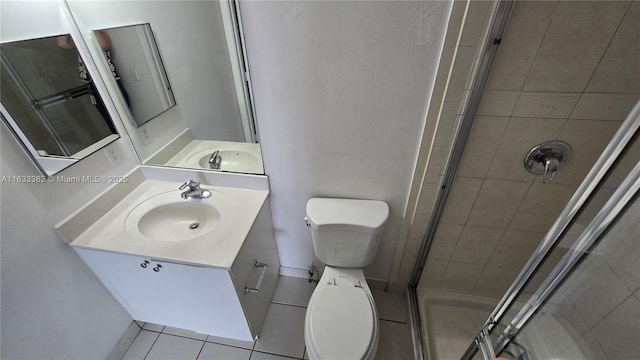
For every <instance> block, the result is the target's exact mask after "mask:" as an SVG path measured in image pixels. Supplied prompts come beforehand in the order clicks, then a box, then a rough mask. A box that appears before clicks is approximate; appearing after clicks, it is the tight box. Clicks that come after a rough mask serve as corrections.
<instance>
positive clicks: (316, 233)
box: [304, 198, 389, 360]
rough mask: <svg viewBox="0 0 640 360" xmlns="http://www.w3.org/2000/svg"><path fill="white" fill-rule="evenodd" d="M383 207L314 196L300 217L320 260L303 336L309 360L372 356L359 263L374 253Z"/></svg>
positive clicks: (369, 305) (373, 325) (374, 341)
mask: <svg viewBox="0 0 640 360" xmlns="http://www.w3.org/2000/svg"><path fill="white" fill-rule="evenodd" d="M388 216H389V206H388V205H387V204H386V203H384V202H382V201H375V200H353V199H324V198H314V199H311V200H309V201H308V202H307V216H306V218H305V221H306V223H307V226H309V227H310V228H311V235H312V239H313V248H314V251H315V254H316V257H317V258H318V259H320V261H322V262H323V263H325V264H326V266H325V269H324V272H323V274H322V277H321V278H320V280H319V282H318V285H317V287H316V289H315V290H314V292H313V294H312V295H311V299H310V300H309V305H308V306H307V313H306V316H305V325H304V341H305V345H306V346H307V353H308V354H309V358H310V359H311V360H337V359H345V360H347V359H349V360H350V359H373V358H374V357H375V353H376V350H377V347H378V336H379V327H378V313H377V311H376V307H375V302H374V301H373V296H372V295H371V290H370V289H369V286H368V284H367V280H366V279H365V277H364V272H363V270H362V269H363V268H364V267H365V266H367V265H368V264H370V263H371V262H372V261H373V259H374V257H375V254H376V250H377V248H378V243H379V242H380V238H381V237H382V232H383V229H384V225H385V223H386V220H387V217H388Z"/></svg>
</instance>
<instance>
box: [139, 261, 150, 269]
mask: <svg viewBox="0 0 640 360" xmlns="http://www.w3.org/2000/svg"><path fill="white" fill-rule="evenodd" d="M147 265H149V260H145V261H144V262H143V263H142V264H140V267H141V268H143V269H146V268H147Z"/></svg>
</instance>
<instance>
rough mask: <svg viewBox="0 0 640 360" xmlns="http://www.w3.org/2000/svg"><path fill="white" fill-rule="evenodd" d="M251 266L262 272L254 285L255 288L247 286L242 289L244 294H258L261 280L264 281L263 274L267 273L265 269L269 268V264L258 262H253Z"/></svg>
mask: <svg viewBox="0 0 640 360" xmlns="http://www.w3.org/2000/svg"><path fill="white" fill-rule="evenodd" d="M253 265H254V266H255V267H257V268H262V271H261V272H260V277H259V278H258V283H257V284H256V286H255V287H249V286H245V287H244V293H245V294H257V293H259V292H260V285H262V279H264V274H265V273H266V272H267V269H268V268H269V264H267V263H262V262H259V261H258V260H255V261H254V263H253Z"/></svg>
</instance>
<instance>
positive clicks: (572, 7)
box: [410, 1, 640, 297]
mask: <svg viewBox="0 0 640 360" xmlns="http://www.w3.org/2000/svg"><path fill="white" fill-rule="evenodd" d="M639 22H640V2H637V1H636V2H629V1H626V2H623V1H615V2H610V1H608V2H605V1H589V2H576V1H560V2H557V1H541V2H534V1H522V2H516V5H515V8H514V11H513V14H512V16H511V19H510V21H509V26H508V29H507V32H506V35H505V36H504V38H503V39H502V43H501V45H500V49H499V52H498V55H497V58H496V61H495V64H494V66H493V69H492V73H491V75H490V78H489V81H488V84H487V88H486V89H485V92H484V96H483V99H482V103H481V105H480V108H479V110H478V112H477V116H476V119H475V121H474V125H473V128H472V131H471V134H470V137H469V140H468V143H467V145H466V148H465V151H464V154H463V158H462V161H461V164H460V166H459V168H458V173H457V176H456V179H455V181H454V184H453V188H452V190H451V193H450V195H449V198H448V201H447V204H446V207H445V209H444V213H443V216H442V218H441V221H440V223H439V225H438V231H437V233H436V237H435V239H434V242H433V245H432V247H431V249H430V252H429V255H428V260H427V263H426V266H425V270H424V272H423V276H422V279H421V282H420V287H422V288H437V289H442V290H449V291H456V292H462V293H472V294H477V295H485V296H493V297H499V296H501V295H502V294H503V293H504V292H505V290H506V289H507V287H508V286H509V285H510V284H511V282H512V281H513V280H514V279H515V277H516V275H517V273H518V272H519V271H520V269H521V268H522V266H523V265H524V264H525V262H526V261H527V259H528V258H529V257H530V256H531V254H532V252H533V250H534V249H535V248H536V247H537V245H538V243H539V242H540V240H542V238H543V236H544V234H545V233H546V231H547V230H548V228H549V227H550V225H551V224H552V223H553V221H554V220H555V219H556V217H557V216H558V214H559V213H560V211H561V210H562V208H563V207H564V205H565V204H566V203H567V201H568V200H569V199H570V197H571V195H572V194H573V192H574V191H575V190H576V188H577V187H578V185H579V184H580V182H581V181H582V179H583V178H584V176H585V175H586V173H587V172H588V170H589V169H590V168H591V166H592V165H593V163H594V162H595V161H596V159H597V158H598V156H599V155H600V154H601V152H602V150H603V149H604V147H605V146H606V145H607V143H608V142H609V140H610V139H611V137H612V136H613V134H614V133H615V131H616V130H617V128H618V127H619V125H620V123H621V121H622V120H624V117H625V116H626V114H627V113H628V112H629V110H630V109H631V107H632V106H633V104H635V102H636V101H638V99H639V98H640V27H638V26H637V24H638V23H639ZM469 50H470V51H469V54H467V55H465V53H464V52H460V51H459V59H463V60H461V62H463V61H464V58H465V56H467V57H468V59H472V57H473V54H474V53H475V48H474V49H473V50H474V51H473V52H471V50H472V49H469ZM458 61H459V60H458V59H456V62H458ZM467 61H468V63H469V64H470V63H471V60H467ZM445 106H446V103H445ZM445 110H446V108H445V109H443V116H444V115H445ZM449 116H456V115H455V111H452V114H451V115H449ZM554 139H559V140H562V141H565V142H567V143H569V144H570V145H571V147H572V149H573V155H572V159H571V161H570V162H569V163H568V164H566V166H565V167H564V168H562V169H560V171H559V172H558V173H557V175H556V177H555V178H554V179H553V181H552V182H551V183H550V184H543V183H542V179H541V176H535V175H532V174H530V173H528V172H527V171H526V170H525V169H524V167H523V165H522V164H523V158H524V156H525V155H526V154H527V152H528V151H529V150H530V149H531V148H532V147H533V146H535V145H537V144H539V143H542V142H544V141H548V140H554ZM440 166H442V165H440ZM429 169H431V164H430V167H429ZM429 171H431V170H429ZM440 173H441V171H439V172H435V173H433V172H432V173H431V174H429V173H428V174H427V180H428V179H429V177H430V176H431V177H433V178H434V179H435V178H437V176H438V175H439V174H440ZM436 183H437V182H436V181H431V182H429V181H425V185H424V186H423V190H422V192H421V198H420V199H419V201H418V215H417V216H416V219H418V221H414V224H413V225H412V229H411V233H412V234H413V236H414V237H416V236H417V235H418V234H422V233H424V229H425V227H426V223H427V221H428V218H429V216H430V211H431V209H430V206H429V204H430V203H432V201H433V200H432V198H433V195H434V193H435V184H436ZM609 186H610V187H613V186H615V185H611V184H610V185H609ZM410 240H411V234H410ZM561 254H562V252H561V251H558V252H557V256H559V255H561ZM547 263H552V262H549V261H548V262H547ZM549 270H550V267H549V266H547V267H543V269H542V272H541V273H540V276H539V278H541V276H542V275H544V274H545V273H546V272H547V271H549Z"/></svg>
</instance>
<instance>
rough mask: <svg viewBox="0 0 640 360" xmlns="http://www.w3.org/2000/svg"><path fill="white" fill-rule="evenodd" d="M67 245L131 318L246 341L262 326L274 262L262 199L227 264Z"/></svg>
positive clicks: (275, 274)
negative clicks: (254, 219) (225, 265)
mask: <svg viewBox="0 0 640 360" xmlns="http://www.w3.org/2000/svg"><path fill="white" fill-rule="evenodd" d="M71 246H72V247H73V248H74V249H75V250H76V252H77V253H78V254H79V255H80V257H81V258H82V259H83V260H84V262H85V263H86V264H87V265H88V266H89V267H90V268H91V270H93V272H94V273H95V274H96V275H97V277H98V278H99V279H100V280H101V281H102V283H103V284H104V285H105V286H106V287H107V289H109V291H110V292H111V294H113V296H114V297H115V298H116V299H117V300H118V301H119V302H120V303H121V304H122V306H123V307H124V308H125V309H126V310H127V311H128V312H129V314H131V316H132V318H133V319H135V320H139V321H144V322H151V323H155V324H161V325H168V326H172V327H178V328H182V329H187V330H192V331H195V332H197V333H201V334H207V335H214V336H219V337H225V338H232V339H238V340H246V341H251V340H253V339H254V338H255V337H256V336H258V335H259V333H260V331H261V329H262V325H263V323H264V320H265V317H266V314H267V311H268V309H269V304H270V302H271V298H272V297H273V293H274V291H275V287H276V283H277V281H278V271H279V267H280V264H279V260H278V253H277V250H276V245H275V239H274V235H273V227H272V225H271V214H270V207H269V202H268V200H267V201H266V202H265V203H264V205H263V207H262V209H261V211H260V213H259V215H258V217H257V218H256V221H255V222H254V224H253V226H252V228H251V230H250V232H249V234H248V236H247V238H246V239H245V241H244V243H243V245H242V247H241V249H240V251H239V253H238V254H237V256H236V258H235V260H234V261H233V265H232V266H231V267H230V268H223V267H222V268H221V267H211V266H198V265H193V264H180V263H174V262H167V261H162V260H155V259H153V258H149V257H144V256H138V255H130V254H122V253H115V252H108V251H100V250H93V249H88V248H83V247H76V246H73V244H72V245H71Z"/></svg>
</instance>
